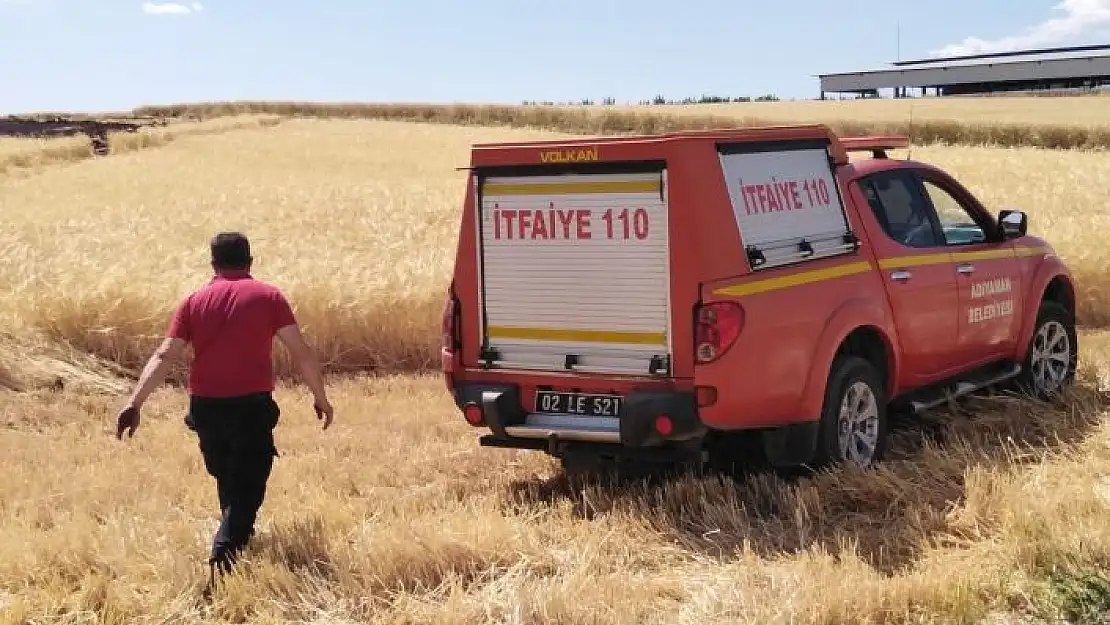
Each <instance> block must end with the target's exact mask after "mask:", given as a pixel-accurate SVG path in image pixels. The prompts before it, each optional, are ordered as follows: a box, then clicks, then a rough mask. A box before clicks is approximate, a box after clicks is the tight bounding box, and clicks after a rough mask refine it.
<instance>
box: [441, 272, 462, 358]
mask: <svg viewBox="0 0 1110 625" xmlns="http://www.w3.org/2000/svg"><path fill="white" fill-rule="evenodd" d="M459 314H460V312H459V298H458V297H456V296H455V288H454V286H453V285H452V287H451V288H450V289H449V290H448V291H447V298H446V301H445V302H444V305H443V347H444V349H446V350H447V351H449V352H454V351H455V350H457V349H458V348H459V345H461V344H462V337H461V336H460V332H461V330H460V328H459Z"/></svg>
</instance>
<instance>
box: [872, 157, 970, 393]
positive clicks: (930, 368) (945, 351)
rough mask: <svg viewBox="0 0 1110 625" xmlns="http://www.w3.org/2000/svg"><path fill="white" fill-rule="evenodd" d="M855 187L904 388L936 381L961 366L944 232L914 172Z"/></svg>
mask: <svg viewBox="0 0 1110 625" xmlns="http://www.w3.org/2000/svg"><path fill="white" fill-rule="evenodd" d="M854 186H855V189H854V193H853V195H854V196H855V197H856V198H858V199H857V200H856V203H857V205H859V206H860V208H861V211H860V213H861V217H862V218H863V226H864V228H865V230H866V231H867V234H868V239H869V240H870V241H871V244H872V247H873V249H874V250H875V255H876V256H877V257H878V261H879V271H880V272H881V273H882V278H883V283H884V285H885V287H886V292H887V298H888V299H889V301H890V305H891V313H892V314H893V315H894V323H895V327H896V329H897V331H898V340H899V344H900V347H901V351H902V354H903V358H902V362H903V365H902V367H901V370H902V379H901V380H900V381H899V382H900V385H901V386H907V385H914V386H916V385H921V384H927V383H929V382H933V381H936V380H938V379H940V378H942V377H944V376H945V375H946V374H947V373H949V371H951V370H952V369H953V368H955V367H956V365H957V364H958V357H957V352H958V336H959V318H958V316H957V310H958V307H959V294H958V292H957V290H956V276H955V270H954V268H953V267H952V265H951V263H950V262H948V250H947V248H946V246H945V243H944V239H943V235H942V233H941V231H940V225H939V223H938V222H937V220H936V217H935V216H934V215H933V214H932V211H931V206H930V204H929V201H928V199H927V198H926V197H925V195H924V193H923V191H922V189H921V184H920V182H919V181H918V179H917V177H916V176H915V175H914V173H913V171H911V170H910V169H908V168H904V167H903V168H898V169H890V170H883V171H880V172H876V173H872V174H868V175H866V176H864V177H861V178H860V179H858V180H857V182H856V184H855V185H854ZM863 205H866V206H868V207H870V209H871V210H870V211H867V209H865V208H863Z"/></svg>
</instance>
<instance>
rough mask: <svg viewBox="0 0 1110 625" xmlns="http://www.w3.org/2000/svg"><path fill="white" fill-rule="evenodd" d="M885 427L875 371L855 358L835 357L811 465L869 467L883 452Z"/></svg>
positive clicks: (884, 408) (882, 393)
mask: <svg viewBox="0 0 1110 625" xmlns="http://www.w3.org/2000/svg"><path fill="white" fill-rule="evenodd" d="M888 428H889V425H888V422H887V398H886V390H885V387H884V384H883V377H882V375H881V374H880V373H879V370H878V369H877V368H876V367H875V365H873V364H871V362H869V361H867V360H866V359H864V358H860V357H859V356H853V355H844V356H839V357H837V359H836V360H835V361H834V362H833V366H832V371H831V373H830V375H829V383H828V385H827V386H826V387H825V401H824V404H823V406H822V408H821V421H820V431H819V433H818V436H817V449H816V453H815V458H814V460H815V464H816V465H817V466H824V465H828V464H840V463H848V464H852V465H855V466H857V467H860V468H867V467H870V466H872V465H874V464H875V463H877V462H879V461H880V460H881V459H882V457H883V455H884V454H885V453H886V447H887V444H888V439H889V432H888Z"/></svg>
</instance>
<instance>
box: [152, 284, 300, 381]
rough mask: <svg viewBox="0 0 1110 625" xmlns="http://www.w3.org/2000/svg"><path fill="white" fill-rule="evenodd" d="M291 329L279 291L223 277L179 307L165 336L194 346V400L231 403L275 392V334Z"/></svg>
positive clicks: (287, 309) (292, 320)
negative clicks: (226, 399)
mask: <svg viewBox="0 0 1110 625" xmlns="http://www.w3.org/2000/svg"><path fill="white" fill-rule="evenodd" d="M293 323H296V319H295V318H294V316H293V310H292V309H291V308H290V306H289V302H288V301H286V299H285V296H284V295H282V293H281V291H280V290H279V289H278V288H277V287H275V286H272V285H270V284H267V283H265V282H262V281H260V280H255V279H254V278H252V277H251V275H250V274H249V273H247V272H245V271H232V272H227V271H225V272H221V273H219V274H217V275H216V276H215V277H214V278H213V279H212V281H211V282H209V283H208V284H207V285H205V286H204V287H202V288H200V289H198V290H197V291H195V292H194V293H192V294H191V295H189V296H188V297H187V298H185V300H184V301H182V302H181V304H180V305H179V306H178V307H177V311H176V312H175V313H174V316H173V319H172V321H171V322H170V327H169V331H168V332H167V334H168V336H171V337H175V338H179V339H182V340H184V341H187V342H188V343H190V344H192V346H193V362H192V365H191V366H190V368H189V393H190V394H191V395H194V396H198V397H233V396H236V395H246V394H249V393H265V392H271V391H273V389H274V374H273V360H272V350H273V340H274V334H275V333H276V332H277V331H278V329H280V328H282V327H285V326H287V325H290V324H293Z"/></svg>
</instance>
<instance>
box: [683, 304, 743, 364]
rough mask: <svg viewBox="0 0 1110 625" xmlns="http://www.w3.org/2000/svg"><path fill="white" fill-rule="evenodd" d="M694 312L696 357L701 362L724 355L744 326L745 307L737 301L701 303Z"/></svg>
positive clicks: (710, 360) (711, 360)
mask: <svg viewBox="0 0 1110 625" xmlns="http://www.w3.org/2000/svg"><path fill="white" fill-rule="evenodd" d="M694 314H695V317H694V357H695V359H696V360H697V362H698V363H699V364H705V363H708V362H713V361H714V360H717V359H718V358H720V357H721V356H722V355H724V353H725V352H727V351H728V349H729V348H730V347H732V344H733V343H735V342H736V337H738V336H740V330H741V329H743V327H744V309H743V308H741V306H740V304H738V303H736V302H713V303H712V304H701V305H699V306H698V307H697V308H696V310H695V313H694Z"/></svg>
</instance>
